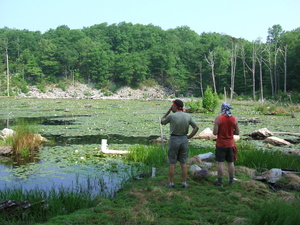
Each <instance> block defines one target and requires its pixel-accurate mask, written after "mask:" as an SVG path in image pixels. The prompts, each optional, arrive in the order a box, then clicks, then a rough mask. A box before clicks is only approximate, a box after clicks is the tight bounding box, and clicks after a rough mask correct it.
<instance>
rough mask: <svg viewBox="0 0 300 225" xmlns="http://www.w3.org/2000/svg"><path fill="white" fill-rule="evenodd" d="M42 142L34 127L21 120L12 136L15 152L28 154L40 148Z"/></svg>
mask: <svg viewBox="0 0 300 225" xmlns="http://www.w3.org/2000/svg"><path fill="white" fill-rule="evenodd" d="M41 143H42V140H41V139H40V138H39V137H38V136H37V132H36V131H35V129H34V127H33V126H30V125H29V124H28V123H27V122H25V121H23V120H20V121H19V122H18V125H17V126H16V127H15V128H14V134H13V136H12V149H13V154H15V155H17V154H21V155H28V154H29V153H31V152H32V151H35V150H38V149H39V148H40V144H41Z"/></svg>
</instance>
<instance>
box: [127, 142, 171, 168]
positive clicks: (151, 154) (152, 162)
mask: <svg viewBox="0 0 300 225" xmlns="http://www.w3.org/2000/svg"><path fill="white" fill-rule="evenodd" d="M129 151H130V153H129V154H128V155H127V158H126V159H127V160H130V161H133V162H137V163H143V164H144V165H146V166H149V167H153V166H154V167H159V166H161V165H163V164H164V163H165V162H166V160H167V148H166V147H165V148H162V146H161V145H149V146H147V145H133V146H130V148H129Z"/></svg>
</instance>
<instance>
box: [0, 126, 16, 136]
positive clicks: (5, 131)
mask: <svg viewBox="0 0 300 225" xmlns="http://www.w3.org/2000/svg"><path fill="white" fill-rule="evenodd" d="M1 133H2V136H3V138H7V137H11V136H13V134H14V131H13V130H12V129H9V128H4V129H3V130H2V131H1Z"/></svg>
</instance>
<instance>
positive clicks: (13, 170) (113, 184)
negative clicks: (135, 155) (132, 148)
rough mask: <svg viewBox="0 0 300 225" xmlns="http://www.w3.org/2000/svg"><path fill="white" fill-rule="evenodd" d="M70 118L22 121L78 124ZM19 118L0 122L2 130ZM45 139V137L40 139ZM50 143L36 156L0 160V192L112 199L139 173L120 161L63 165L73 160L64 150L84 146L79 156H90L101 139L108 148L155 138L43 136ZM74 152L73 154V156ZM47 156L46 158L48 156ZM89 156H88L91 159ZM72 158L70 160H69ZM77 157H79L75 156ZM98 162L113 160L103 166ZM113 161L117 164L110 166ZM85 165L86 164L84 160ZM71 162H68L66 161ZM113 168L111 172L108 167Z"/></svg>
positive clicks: (31, 118) (12, 124)
mask: <svg viewBox="0 0 300 225" xmlns="http://www.w3.org/2000/svg"><path fill="white" fill-rule="evenodd" d="M83 116H84V117H89V115H80V117H83ZM76 117H78V116H76ZM74 118H75V117H74V115H73V116H66V117H61V116H60V117H51V118H49V117H36V118H35V117H30V118H21V120H23V121H25V122H28V123H29V124H42V125H50V126H53V125H54V126H56V125H57V126H60V125H74V124H75V123H78V121H76V119H74ZM19 119H20V118H16V119H8V120H3V121H2V123H1V122H0V126H1V125H2V129H3V128H5V127H8V124H9V125H10V126H14V125H15V124H16V123H17V122H16V121H18V120H19ZM43 136H44V135H43ZM44 137H45V138H47V139H48V140H50V143H49V145H48V146H46V147H47V148H46V150H43V151H40V152H37V153H35V154H32V155H30V156H27V157H20V156H12V157H2V158H0V191H1V190H4V189H7V188H10V189H14V188H17V189H18V188H22V189H23V190H32V189H41V190H45V191H50V190H53V189H55V190H57V191H59V190H60V189H61V188H63V189H68V190H73V191H77V192H78V191H79V192H80V191H88V193H90V194H91V195H92V196H96V195H101V196H103V197H107V198H113V197H114V195H115V193H116V192H117V191H118V190H119V189H120V188H122V185H123V184H124V182H126V181H127V180H128V179H129V178H131V177H132V176H134V175H136V174H137V173H140V172H141V171H138V170H139V169H138V168H137V167H135V166H132V165H131V164H125V163H123V162H122V160H120V158H119V159H113V158H112V159H107V158H105V159H101V158H98V159H97V160H98V161H99V162H97V163H94V164H93V163H86V164H84V163H78V164H77V162H75V161H76V160H77V159H76V160H74V162H73V161H72V163H73V164H72V163H71V165H69V164H68V163H64V162H66V161H64V159H65V158H69V160H73V158H75V157H77V156H74V154H73V153H74V149H73V148H72V147H70V148H72V149H71V150H70V152H65V151H66V147H64V146H73V145H78V146H79V145H80V146H84V147H83V149H81V150H80V151H82V155H83V156H86V155H85V154H90V153H88V152H87V147H86V146H89V145H96V146H98V147H100V143H101V140H102V139H108V140H109V144H129V145H132V144H143V145H147V144H149V143H150V142H151V141H152V139H156V138H157V137H158V136H150V137H133V136H131V137H128V136H123V135H117V134H113V135H84V136H63V135H51V136H44ZM72 151H73V152H72ZM47 154H48V155H47ZM92 154H93V153H91V154H90V155H92ZM72 157H73V158H72ZM78 157H79V156H78ZM101 160H102V161H103V160H112V161H111V162H109V163H107V164H105V163H100V162H101ZM113 160H118V161H117V162H113ZM87 161H88V160H87ZM68 162H70V161H68ZM112 165H113V167H114V168H113V169H111V168H110V166H112Z"/></svg>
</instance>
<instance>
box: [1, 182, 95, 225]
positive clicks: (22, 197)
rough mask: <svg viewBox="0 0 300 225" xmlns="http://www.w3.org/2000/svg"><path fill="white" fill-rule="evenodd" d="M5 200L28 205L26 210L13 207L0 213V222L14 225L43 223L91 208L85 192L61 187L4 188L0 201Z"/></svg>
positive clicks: (90, 202)
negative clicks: (52, 218)
mask: <svg viewBox="0 0 300 225" xmlns="http://www.w3.org/2000/svg"><path fill="white" fill-rule="evenodd" d="M6 200H13V201H16V202H18V203H20V202H24V201H28V202H29V203H30V207H28V208H27V209H24V208H22V207H15V208H13V209H5V210H1V211H0V221H7V224H16V225H19V224H22V225H23V224H32V223H34V222H45V221H47V220H49V219H50V218H51V217H53V216H57V215H66V214H69V213H72V212H74V211H76V210H78V209H82V208H88V207H92V206H93V200H92V197H91V195H90V194H89V193H88V192H87V191H85V192H74V191H70V190H69V189H66V188H62V187H61V188H58V189H54V188H52V189H51V190H50V191H44V190H40V189H32V190H23V189H22V188H17V189H8V188H6V189H4V190H2V191H0V201H1V202H4V201H6Z"/></svg>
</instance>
